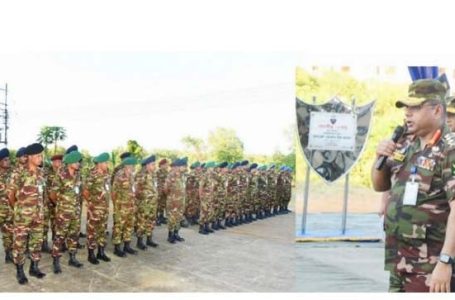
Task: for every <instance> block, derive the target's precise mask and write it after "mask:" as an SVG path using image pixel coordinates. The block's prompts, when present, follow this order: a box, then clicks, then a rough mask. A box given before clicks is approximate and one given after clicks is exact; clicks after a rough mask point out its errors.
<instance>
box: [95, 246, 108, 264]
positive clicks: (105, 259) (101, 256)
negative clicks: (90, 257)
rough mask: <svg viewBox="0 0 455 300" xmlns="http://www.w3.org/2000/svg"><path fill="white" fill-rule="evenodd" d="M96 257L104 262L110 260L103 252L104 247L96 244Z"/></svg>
mask: <svg viewBox="0 0 455 300" xmlns="http://www.w3.org/2000/svg"><path fill="white" fill-rule="evenodd" d="M96 258H97V259H101V260H103V261H105V262H109V261H111V259H110V258H109V257H108V256H107V255H106V253H104V247H100V246H98V253H97V254H96Z"/></svg>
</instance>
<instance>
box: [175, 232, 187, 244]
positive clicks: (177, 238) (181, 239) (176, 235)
mask: <svg viewBox="0 0 455 300" xmlns="http://www.w3.org/2000/svg"><path fill="white" fill-rule="evenodd" d="M174 237H175V240H176V241H177V242H184V241H185V239H184V238H182V237H181V236H180V235H179V231H178V230H174Z"/></svg>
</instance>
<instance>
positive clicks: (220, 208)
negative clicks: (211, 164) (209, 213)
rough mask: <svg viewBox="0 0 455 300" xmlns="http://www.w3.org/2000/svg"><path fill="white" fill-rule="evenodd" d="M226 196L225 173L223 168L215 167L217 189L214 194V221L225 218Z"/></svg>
mask: <svg viewBox="0 0 455 300" xmlns="http://www.w3.org/2000/svg"><path fill="white" fill-rule="evenodd" d="M225 196H226V186H225V180H224V176H223V174H221V169H219V168H216V169H215V190H214V195H213V209H214V211H213V218H212V222H217V221H219V220H220V218H223V217H222V215H223V212H224V205H225V201H224V197H225Z"/></svg>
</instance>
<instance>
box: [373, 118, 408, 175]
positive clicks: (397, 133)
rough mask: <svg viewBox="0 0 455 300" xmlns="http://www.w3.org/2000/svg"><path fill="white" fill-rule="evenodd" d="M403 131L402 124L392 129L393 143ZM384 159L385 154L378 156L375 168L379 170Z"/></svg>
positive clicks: (385, 158) (382, 165) (385, 157)
mask: <svg viewBox="0 0 455 300" xmlns="http://www.w3.org/2000/svg"><path fill="white" fill-rule="evenodd" d="M404 133H405V128H404V127H403V126H397V127H396V128H395V130H394V131H393V134H392V141H393V142H394V143H396V142H398V140H399V139H400V137H401V136H402V135H403V134H404ZM386 160H387V156H385V155H381V156H379V158H378V161H377V162H376V166H375V168H376V170H381V169H382V168H383V167H384V164H385V162H386Z"/></svg>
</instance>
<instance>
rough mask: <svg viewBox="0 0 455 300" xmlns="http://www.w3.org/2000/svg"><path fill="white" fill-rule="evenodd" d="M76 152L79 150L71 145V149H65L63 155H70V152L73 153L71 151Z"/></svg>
mask: <svg viewBox="0 0 455 300" xmlns="http://www.w3.org/2000/svg"><path fill="white" fill-rule="evenodd" d="M78 150H79V148H77V146H76V145H72V146H71V147H69V148H68V149H66V151H65V154H68V153H71V152H73V151H78Z"/></svg>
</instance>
